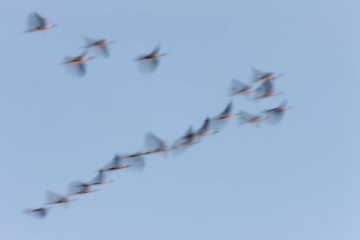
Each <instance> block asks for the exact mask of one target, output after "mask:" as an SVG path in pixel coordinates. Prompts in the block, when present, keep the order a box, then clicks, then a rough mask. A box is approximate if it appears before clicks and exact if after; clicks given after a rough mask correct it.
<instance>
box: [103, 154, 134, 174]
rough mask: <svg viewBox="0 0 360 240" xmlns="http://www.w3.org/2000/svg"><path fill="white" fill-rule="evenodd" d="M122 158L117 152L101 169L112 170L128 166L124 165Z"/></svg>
mask: <svg viewBox="0 0 360 240" xmlns="http://www.w3.org/2000/svg"><path fill="white" fill-rule="evenodd" d="M122 159H123V158H122V157H120V156H119V155H118V154H116V155H115V156H114V158H113V159H112V160H111V162H110V164H109V165H108V167H106V168H105V169H103V170H104V171H114V170H120V169H124V168H127V167H130V165H124V164H123V162H122V161H123V160H122Z"/></svg>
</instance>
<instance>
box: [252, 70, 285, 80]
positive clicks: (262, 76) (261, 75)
mask: <svg viewBox="0 0 360 240" xmlns="http://www.w3.org/2000/svg"><path fill="white" fill-rule="evenodd" d="M253 74H254V75H253V79H254V81H255V82H266V81H269V80H271V79H274V78H276V77H278V76H279V74H278V73H274V72H262V71H259V70H257V69H256V68H253Z"/></svg>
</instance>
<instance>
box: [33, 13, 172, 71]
mask: <svg viewBox="0 0 360 240" xmlns="http://www.w3.org/2000/svg"><path fill="white" fill-rule="evenodd" d="M28 23H29V30H27V31H26V32H39V31H44V30H47V29H50V28H53V27H55V26H57V25H49V24H48V23H47V20H46V18H44V17H42V16H40V15H39V14H38V13H36V12H34V13H31V14H30V15H29V20H28ZM85 40H86V46H85V50H83V52H82V53H81V54H80V55H78V56H76V57H65V62H63V63H64V64H66V65H67V66H69V67H73V69H74V70H75V71H74V73H76V74H77V75H78V76H84V75H85V72H86V71H85V62H86V61H88V60H90V59H93V58H94V57H87V56H86V55H87V53H88V50H89V49H90V48H98V49H100V50H101V52H102V54H103V55H104V56H105V57H108V56H109V51H108V45H109V44H110V43H114V41H110V40H107V39H100V40H94V39H92V38H89V37H85ZM159 51H160V46H159V45H157V46H156V47H155V49H154V50H153V51H152V52H151V53H149V54H145V55H143V56H140V57H138V58H136V59H135V60H136V61H137V62H138V63H139V64H141V66H142V68H141V69H142V70H143V71H144V72H149V73H150V72H153V71H155V69H156V68H157V66H158V65H159V57H162V56H164V55H167V53H161V54H160V53H159Z"/></svg>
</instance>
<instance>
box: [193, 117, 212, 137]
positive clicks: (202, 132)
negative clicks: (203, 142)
mask: <svg viewBox="0 0 360 240" xmlns="http://www.w3.org/2000/svg"><path fill="white" fill-rule="evenodd" d="M210 124H211V122H210V119H209V118H208V117H207V118H206V119H205V121H204V123H203V125H202V126H201V127H200V129H199V130H198V131H196V132H195V133H194V135H193V137H205V136H208V135H211V134H214V133H216V132H217V131H215V130H213V129H211V126H210Z"/></svg>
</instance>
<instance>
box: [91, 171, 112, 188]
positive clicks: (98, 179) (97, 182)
mask: <svg viewBox="0 0 360 240" xmlns="http://www.w3.org/2000/svg"><path fill="white" fill-rule="evenodd" d="M108 182H109V181H106V180H105V173H104V170H102V169H100V170H99V173H98V174H97V176H96V177H95V178H94V179H93V180H92V181H90V182H89V183H87V185H88V186H94V185H101V184H105V183H108Z"/></svg>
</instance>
